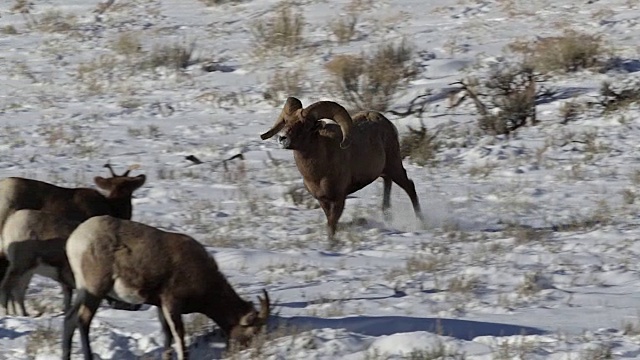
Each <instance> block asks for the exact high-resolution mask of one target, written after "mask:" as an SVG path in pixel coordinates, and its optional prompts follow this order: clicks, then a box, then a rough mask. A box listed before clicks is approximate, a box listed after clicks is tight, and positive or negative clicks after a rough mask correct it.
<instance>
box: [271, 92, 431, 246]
mask: <svg viewBox="0 0 640 360" xmlns="http://www.w3.org/2000/svg"><path fill="white" fill-rule="evenodd" d="M321 119H331V120H333V121H335V122H336V124H337V125H336V124H331V123H325V122H323V121H320V120H321ZM278 133H279V134H281V135H279V136H278V142H279V143H280V144H281V145H282V147H284V148H285V149H290V150H293V156H294V159H295V162H296V166H297V167H298V170H299V171H300V174H302V178H303V180H304V185H305V187H306V188H307V190H309V192H310V193H311V195H313V197H314V198H316V199H317V200H318V201H319V202H320V206H321V207H322V210H324V213H325V215H326V217H327V225H328V231H329V239H330V240H333V239H334V236H335V232H336V227H337V224H338V220H339V219H340V216H341V215H342V211H343V209H344V205H345V200H346V198H347V195H349V194H351V193H353V192H356V191H358V190H360V189H362V188H364V187H365V186H367V185H369V184H370V183H372V182H373V181H374V180H376V179H377V178H378V177H382V179H383V181H384V194H383V198H382V210H383V212H384V213H385V217H386V218H387V220H389V219H390V214H389V208H390V206H391V202H390V196H391V183H392V182H394V183H396V184H397V185H398V186H400V187H401V188H402V189H403V190H404V191H405V192H406V193H407V194H408V195H409V198H410V199H411V203H412V205H413V210H414V212H415V214H416V216H417V217H418V219H419V220H421V221H423V216H422V212H421V210H420V203H419V201H418V196H417V195H416V190H415V185H414V183H413V181H411V180H410V179H409V178H408V177H407V172H406V170H405V169H404V167H403V165H402V157H401V156H400V142H399V140H398V131H397V129H396V127H395V126H394V125H393V124H392V123H391V121H389V120H388V119H387V118H386V117H384V115H382V114H381V113H379V112H377V111H363V112H359V113H357V114H355V115H354V116H353V118H351V116H350V115H349V113H348V112H347V110H346V109H345V108H344V107H342V106H341V105H339V104H338V103H335V102H333V101H319V102H316V103H314V104H311V105H309V106H308V107H306V108H303V107H302V103H301V102H300V100H298V99H296V98H294V97H290V98H288V99H287V101H286V103H285V105H284V108H283V109H282V112H281V113H280V116H278V119H277V120H276V122H275V124H274V125H273V127H272V128H271V129H270V130H269V131H267V132H266V133H264V134H262V135H261V138H262V139H263V140H265V139H269V138H271V137H273V136H274V135H276V134H278Z"/></svg>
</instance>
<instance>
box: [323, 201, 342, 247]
mask: <svg viewBox="0 0 640 360" xmlns="http://www.w3.org/2000/svg"><path fill="white" fill-rule="evenodd" d="M320 206H321V207H322V210H324V214H325V216H326V217H327V232H328V234H329V242H330V243H331V245H335V235H336V230H337V228H338V220H340V216H342V211H343V210H344V199H342V200H333V201H330V200H320Z"/></svg>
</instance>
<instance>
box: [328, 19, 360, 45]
mask: <svg viewBox="0 0 640 360" xmlns="http://www.w3.org/2000/svg"><path fill="white" fill-rule="evenodd" d="M357 24H358V15H356V14H349V15H347V16H340V17H339V18H337V19H335V20H333V21H331V22H330V23H329V27H330V28H331V32H332V33H333V35H334V36H335V37H336V40H337V41H338V44H346V43H348V42H349V41H351V39H353V37H354V35H355V34H356V25H357Z"/></svg>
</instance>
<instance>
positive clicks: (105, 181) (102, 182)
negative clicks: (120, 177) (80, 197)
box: [93, 176, 115, 191]
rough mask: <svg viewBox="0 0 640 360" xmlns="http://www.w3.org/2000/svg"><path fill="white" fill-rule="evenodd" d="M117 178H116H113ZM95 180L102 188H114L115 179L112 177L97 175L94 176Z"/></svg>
mask: <svg viewBox="0 0 640 360" xmlns="http://www.w3.org/2000/svg"><path fill="white" fill-rule="evenodd" d="M112 179H115V178H112ZM93 182H95V183H96V185H98V187H99V188H100V189H103V190H107V191H111V190H112V189H113V181H111V180H110V179H105V178H103V177H102V176H96V177H94V178H93Z"/></svg>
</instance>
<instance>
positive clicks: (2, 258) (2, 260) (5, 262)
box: [0, 253, 9, 280]
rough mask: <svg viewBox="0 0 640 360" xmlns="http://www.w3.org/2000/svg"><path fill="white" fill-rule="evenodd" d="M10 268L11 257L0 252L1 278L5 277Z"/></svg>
mask: <svg viewBox="0 0 640 360" xmlns="http://www.w3.org/2000/svg"><path fill="white" fill-rule="evenodd" d="M8 269H9V259H7V257H6V255H5V254H3V253H0V280H1V279H4V277H5V275H6V274H7V270H8Z"/></svg>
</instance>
